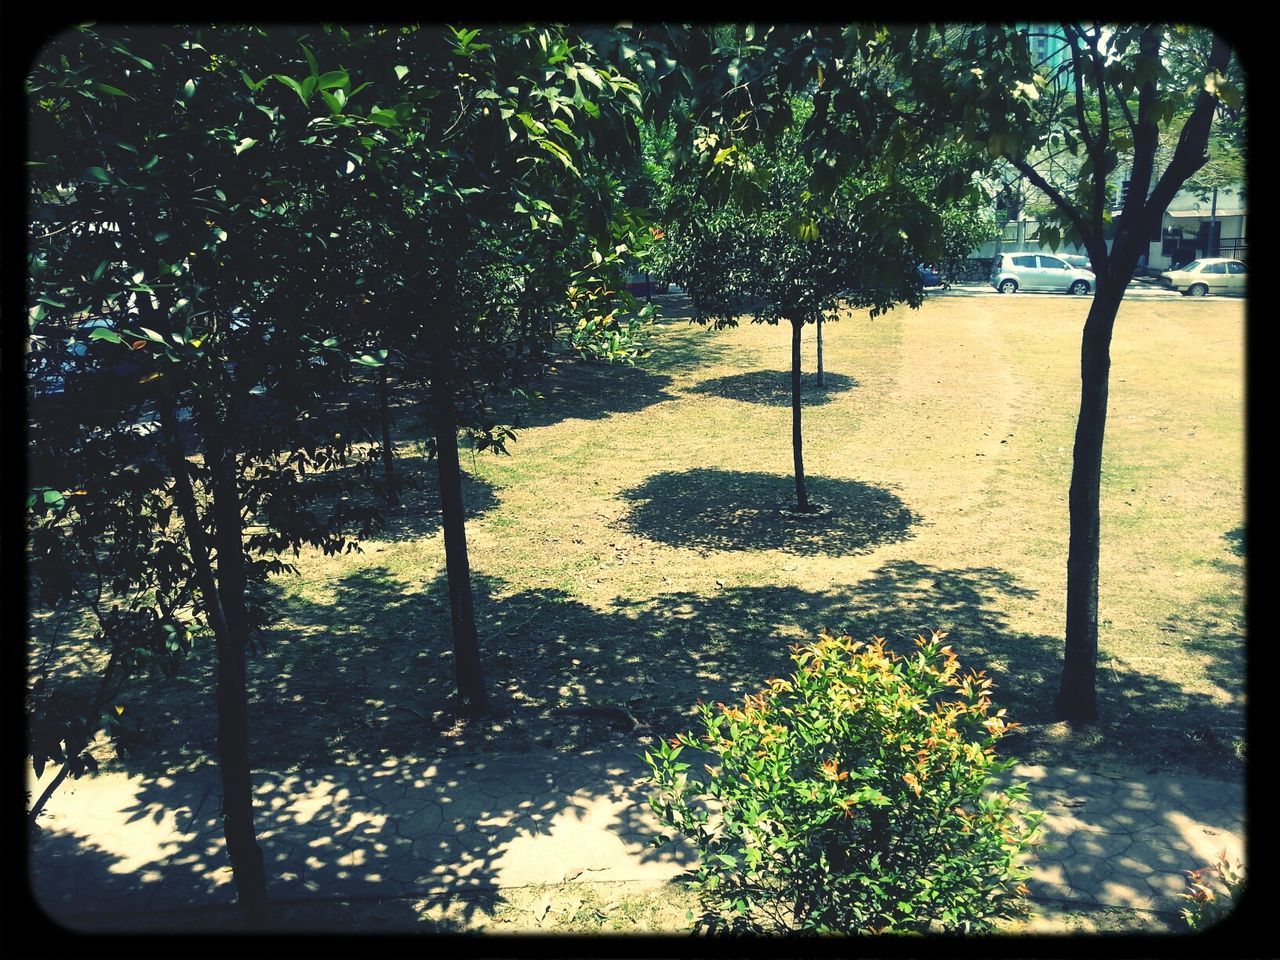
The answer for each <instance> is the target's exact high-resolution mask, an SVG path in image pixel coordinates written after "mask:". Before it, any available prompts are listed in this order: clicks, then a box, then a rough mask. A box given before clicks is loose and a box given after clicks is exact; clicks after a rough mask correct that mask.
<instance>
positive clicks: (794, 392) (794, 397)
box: [791, 320, 809, 513]
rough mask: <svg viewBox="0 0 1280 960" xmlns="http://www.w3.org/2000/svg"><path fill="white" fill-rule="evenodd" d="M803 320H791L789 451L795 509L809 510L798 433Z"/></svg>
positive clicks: (806, 511) (801, 442)
mask: <svg viewBox="0 0 1280 960" xmlns="http://www.w3.org/2000/svg"><path fill="white" fill-rule="evenodd" d="M803 328H804V322H803V321H800V320H792V321H791V453H792V458H793V460H794V461H795V470H796V510H797V511H798V512H800V513H808V512H809V494H808V492H807V491H806V490H805V486H804V451H803V440H802V437H801V433H800V331H801V330H802V329H803Z"/></svg>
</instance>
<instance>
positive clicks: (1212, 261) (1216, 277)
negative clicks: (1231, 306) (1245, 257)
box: [1160, 257, 1248, 297]
mask: <svg viewBox="0 0 1280 960" xmlns="http://www.w3.org/2000/svg"><path fill="white" fill-rule="evenodd" d="M1247 277H1248V271H1247V269H1246V267H1245V265H1244V262H1243V261H1240V260H1228V259H1226V258H1225V257H1206V258H1204V259H1202V260H1192V261H1191V262H1190V263H1188V264H1187V265H1186V266H1185V267H1180V268H1178V269H1177V270H1166V271H1165V272H1164V273H1162V274H1160V282H1161V283H1162V284H1163V285H1164V286H1166V287H1168V288H1169V289H1170V290H1179V291H1181V292H1182V295H1183V296H1184V297H1203V296H1204V295H1205V294H1206V293H1234V294H1237V295H1239V296H1244V288H1245V280H1246V278H1247Z"/></svg>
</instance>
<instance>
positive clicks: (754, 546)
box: [622, 468, 917, 556]
mask: <svg viewBox="0 0 1280 960" xmlns="http://www.w3.org/2000/svg"><path fill="white" fill-rule="evenodd" d="M806 482H807V488H808V492H809V497H810V499H811V500H813V501H814V502H815V503H818V504H820V505H822V506H823V507H825V508H826V509H827V512H826V513H823V514H821V515H815V516H811V517H796V516H794V515H791V514H786V513H782V512H780V511H781V510H783V509H788V510H789V509H791V508H792V507H793V506H794V504H795V482H794V480H793V479H792V478H790V477H787V476H781V475H778V474H770V473H754V472H748V471H740V470H718V469H707V468H695V469H691V470H681V471H667V472H663V473H657V474H654V475H653V476H651V477H649V478H648V479H647V480H645V481H644V483H642V484H640V485H639V486H638V487H634V488H632V489H631V490H627V491H624V492H623V493H622V497H623V498H624V499H626V500H629V501H631V502H632V503H634V504H635V506H633V507H632V508H631V510H630V511H629V512H628V513H627V514H626V515H625V517H624V518H623V520H622V523H623V524H624V525H625V526H626V527H627V528H628V529H630V530H632V531H633V532H635V533H637V534H639V535H641V536H644V537H648V538H650V539H652V540H658V541H661V542H662V543H667V544H671V545H672V546H678V547H693V548H702V549H707V550H783V551H786V552H787V553H794V554H805V555H812V554H826V555H829V556H847V555H850V554H857V553H867V552H869V551H871V550H873V549H875V548H876V547H878V546H882V545H883V544H887V543H896V542H898V541H901V540H905V539H907V538H908V537H909V536H910V529H911V527H912V525H913V524H915V523H916V521H917V517H916V515H915V514H914V513H912V512H911V510H909V509H908V508H907V507H906V505H905V504H903V502H902V500H900V499H899V498H898V496H897V495H896V494H893V493H891V492H890V491H888V490H885V489H884V488H882V487H876V486H872V485H871V484H866V483H860V482H858V481H856V480H841V479H836V478H832V477H808V478H806Z"/></svg>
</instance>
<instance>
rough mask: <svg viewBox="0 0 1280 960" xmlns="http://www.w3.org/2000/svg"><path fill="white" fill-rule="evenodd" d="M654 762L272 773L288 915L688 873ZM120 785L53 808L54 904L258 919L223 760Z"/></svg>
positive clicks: (39, 845)
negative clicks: (248, 904)
mask: <svg viewBox="0 0 1280 960" xmlns="http://www.w3.org/2000/svg"><path fill="white" fill-rule="evenodd" d="M638 772H639V771H638V770H637V766H636V762H635V757H634V756H633V755H628V756H625V757H619V756H616V755H610V754H605V753H595V754H591V755H586V756H584V755H570V754H545V755H542V756H534V757H529V756H515V757H512V756H504V757H486V756H474V757H466V758H463V757H454V758H450V759H447V760H422V759H416V758H388V759H387V760H385V761H383V762H382V763H378V764H364V765H355V766H346V767H333V766H329V767H325V768H320V769H315V770H310V771H306V772H301V773H296V774H281V773H275V772H257V773H255V775H254V778H253V781H254V793H255V802H254V806H255V810H254V816H255V824H256V829H257V834H258V841H259V846H260V848H261V850H262V853H263V858H264V862H265V866H266V872H267V876H268V891H269V895H270V897H271V898H272V900H273V901H278V902H279V903H278V904H277V905H276V906H275V907H274V908H273V910H272V914H273V921H274V922H273V923H272V929H288V928H289V926H290V923H291V921H290V916H291V911H290V909H289V902H290V901H303V902H306V901H312V902H314V901H321V900H326V899H329V900H338V901H349V900H353V899H358V900H363V901H370V900H373V901H376V903H375V904H373V905H370V906H368V907H366V909H363V910H358V911H355V914H356V916H357V918H358V921H357V922H358V925H356V926H354V927H353V926H352V917H350V916H344V915H343V914H342V913H341V912H338V913H337V914H336V915H334V916H328V917H326V916H324V915H319V916H317V915H316V914H315V913H314V911H313V912H311V918H312V919H311V920H310V921H309V922H310V924H311V929H312V931H313V932H335V933H336V932H347V931H350V930H352V929H355V930H359V931H360V932H369V931H370V930H374V931H376V930H379V929H381V930H396V929H413V928H414V927H417V928H418V929H430V930H433V931H441V930H445V931H448V930H465V929H468V928H470V927H472V926H473V925H474V923H475V921H477V920H479V919H481V918H482V916H483V915H484V914H486V913H488V914H492V913H493V912H494V910H495V909H496V907H497V906H498V905H500V904H501V903H502V902H503V899H504V898H503V895H502V893H501V890H502V888H508V887H519V886H526V885H529V884H559V883H565V882H570V881H574V880H579V881H588V882H610V881H626V880H630V881H635V880H644V879H659V880H661V879H666V878H668V877H670V876H674V875H676V874H679V873H680V872H682V870H683V869H684V868H685V867H686V866H687V865H688V864H689V862H690V855H689V851H688V850H687V849H686V848H683V847H680V846H674V847H673V846H668V847H664V848H663V849H660V850H658V849H654V848H653V847H651V846H650V844H649V841H650V840H651V839H652V838H653V837H654V836H655V835H656V829H657V824H656V821H655V820H654V819H653V817H652V814H651V813H650V812H649V810H648V807H647V804H645V803H644V797H645V792H644V788H643V786H641V785H639V784H638V783H637V782H636V779H637V774H638ZM111 786H112V788H113V789H111V790H110V791H109V792H106V793H103V794H101V795H99V796H96V797H94V798H93V801H92V805H93V816H92V819H91V820H90V823H89V825H85V824H84V822H83V816H82V815H83V812H84V809H83V806H84V805H83V804H78V803H77V802H76V801H77V798H76V797H75V796H73V795H71V794H66V795H63V796H61V797H59V800H60V801H63V802H62V803H60V804H55V805H53V806H51V807H50V811H51V816H52V819H50V817H49V816H46V819H47V820H49V827H48V829H46V831H45V833H44V835H43V836H42V837H41V838H40V839H39V840H38V841H37V842H36V844H35V847H34V850H33V856H32V861H31V874H30V876H31V884H32V887H31V889H32V892H33V893H34V894H35V897H36V900H37V903H39V904H40V906H41V907H42V908H43V909H44V910H45V911H46V913H47V914H48V915H49V916H50V917H52V918H53V919H54V921H55V922H58V923H60V924H62V925H64V926H66V927H68V928H70V929H73V930H78V931H98V932H104V931H110V932H126V931H132V932H148V933H151V932H197V931H200V930H205V931H209V932H212V931H218V930H228V929H229V930H236V929H240V919H239V915H238V913H237V912H235V911H234V910H229V909H227V908H228V907H229V905H230V904H232V903H233V902H234V900H235V893H234V884H233V882H232V877H231V870H230V865H229V861H228V860H227V856H226V852H225V843H224V840H223V835H222V824H221V816H220V809H219V807H220V798H221V790H220V785H219V783H218V779H217V776H216V771H215V770H214V769H213V768H211V767H202V768H200V769H198V770H194V771H189V772H186V773H183V774H177V775H175V776H173V777H154V776H142V777H135V778H132V779H129V780H127V781H126V780H125V779H124V778H122V777H118V776H117V777H115V778H114V781H113V782H112V784H111ZM91 789H92V783H91V782H87V783H86V785H85V796H86V797H87V796H88V794H89V791H90V790H91ZM78 815H79V816H78ZM94 828H98V829H99V830H101V831H102V834H101V836H98V837H95V836H94V835H93V830H94ZM442 895H448V896H449V897H450V902H451V904H452V906H453V909H452V910H451V911H449V912H448V913H446V914H445V915H444V916H443V917H436V918H432V917H430V916H428V915H426V911H425V907H426V906H427V904H426V903H424V902H422V901H421V899H420V898H426V897H430V896H435V897H439V896H442ZM477 895H479V896H477ZM191 907H196V908H200V909H198V910H197V911H192V910H190V908H191ZM292 912H296V911H292ZM529 919H530V920H531V921H533V922H531V923H529V926H530V927H534V926H535V924H536V923H537V922H538V921H541V920H542V919H543V918H542V917H536V916H535V917H531V918H529ZM428 923H429V926H428Z"/></svg>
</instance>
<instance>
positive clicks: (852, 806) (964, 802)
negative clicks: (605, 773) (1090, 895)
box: [645, 632, 1042, 933]
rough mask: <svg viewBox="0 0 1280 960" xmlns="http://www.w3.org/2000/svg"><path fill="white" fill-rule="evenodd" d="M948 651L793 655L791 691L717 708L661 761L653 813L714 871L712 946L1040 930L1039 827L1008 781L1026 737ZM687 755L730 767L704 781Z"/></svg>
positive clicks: (804, 651) (703, 887)
mask: <svg viewBox="0 0 1280 960" xmlns="http://www.w3.org/2000/svg"><path fill="white" fill-rule="evenodd" d="M945 636H946V634H943V633H937V632H935V633H934V634H933V637H932V639H929V640H926V639H924V638H923V637H920V638H917V640H916V644H917V646H918V648H919V649H918V651H917V652H916V653H915V654H914V655H912V656H909V657H901V656H899V655H897V654H895V653H893V652H891V651H889V650H887V649H886V648H885V641H884V640H883V639H882V638H874V639H873V641H872V642H871V643H869V644H867V643H861V642H855V641H853V640H852V639H850V638H849V637H847V636H842V637H834V636H829V635H826V634H823V635H822V636H821V637H820V638H819V639H818V640H817V641H816V642H814V643H811V644H804V645H800V646H797V647H794V648H792V649H793V653H792V659H793V660H794V661H795V663H796V666H797V670H796V672H795V673H793V674H792V675H791V676H790V678H788V679H786V680H783V679H773V680H770V681H769V682H768V687H767V689H765V690H764V691H762V692H761V693H759V694H755V695H750V696H748V697H747V698H746V700H745V703H744V704H743V706H742V707H734V706H725V705H724V704H716V705H715V706H710V705H702V707H701V715H702V721H703V725H704V727H705V732H704V733H703V734H702V736H701V737H698V738H695V737H694V735H693V734H690V733H686V734H682V735H680V736H678V737H676V738H675V739H674V740H672V741H671V742H670V743H666V742H663V743H661V744H660V746H659V747H658V749H657V750H656V752H654V753H650V752H646V754H645V758H646V760H648V762H649V765H650V767H651V768H652V771H653V780H654V782H655V783H656V784H657V791H656V793H655V795H654V796H653V797H652V798H651V800H650V804H651V806H652V807H653V809H654V811H655V812H656V813H657V815H658V817H659V819H660V820H661V822H662V823H663V824H664V825H665V826H666V827H668V828H671V829H673V830H675V831H677V832H678V833H680V834H683V835H684V836H685V837H688V838H689V839H690V840H692V842H693V843H694V844H695V845H696V846H697V847H698V850H699V852H700V854H701V857H700V863H699V866H698V868H697V870H696V874H695V878H694V884H693V885H694V889H695V890H696V891H697V892H698V895H699V898H700V900H701V903H702V908H703V914H702V916H701V918H699V919H698V921H697V923H696V928H697V929H698V930H699V931H708V932H730V933H759V932H780V931H797V930H798V931H804V932H812V933H823V932H828V933H862V932H875V933H880V932H886V931H894V932H918V933H924V932H941V931H952V932H979V931H985V930H989V929H991V928H992V926H993V924H994V922H995V921H996V920H999V919H1002V918H1010V917H1018V916H1023V915H1025V913H1026V900H1025V894H1026V887H1025V885H1024V884H1023V881H1024V880H1025V879H1026V878H1027V876H1028V875H1029V873H1030V870H1029V869H1028V868H1027V867H1026V866H1025V865H1024V863H1023V860H1024V859H1025V856H1026V855H1027V854H1028V852H1029V850H1030V848H1031V847H1032V845H1033V844H1034V843H1035V841H1036V836H1037V833H1038V830H1039V824H1040V819H1041V816H1042V815H1041V814H1039V813H1037V812H1034V811H1031V810H1030V809H1029V808H1028V806H1027V791H1026V786H1025V785H1022V784H1018V785H1014V786H1010V787H1008V788H1006V789H1003V790H1002V789H999V788H998V783H997V781H996V774H998V773H1000V772H1002V771H1004V770H1006V769H1008V767H1009V766H1010V764H1011V763H1012V761H1002V760H997V759H996V756H995V745H996V742H997V741H998V740H999V739H1000V738H1001V737H1003V736H1005V735H1006V734H1007V733H1008V732H1009V731H1010V730H1012V729H1013V728H1014V727H1015V726H1016V724H1012V723H1008V722H1006V721H1005V719H1004V713H1005V711H1004V710H997V711H994V712H993V711H992V709H991V698H990V696H989V691H990V688H991V681H990V680H989V679H987V678H986V677H985V676H984V675H983V674H982V673H969V674H968V675H965V676H961V674H960V668H959V664H958V661H957V658H956V656H955V654H954V653H952V651H951V648H950V647H948V646H943V645H942V640H943V639H944V637H945ZM686 749H688V750H694V749H701V750H704V751H707V752H709V753H711V754H712V755H713V758H715V759H718V761H719V764H718V765H716V766H712V765H710V764H707V765H705V769H706V771H707V774H708V777H707V779H705V780H697V779H693V778H691V776H690V768H691V766H692V765H691V764H689V763H687V762H685V761H684V760H683V759H681V757H682V754H683V752H684V751H685V750H686ZM671 839H672V838H671V837H670V836H667V835H663V836H660V837H659V838H657V840H656V841H655V843H656V844H657V845H661V844H664V843H667V842H669V841H670V840H671ZM690 919H692V913H690Z"/></svg>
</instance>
